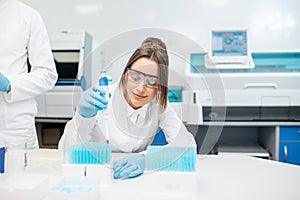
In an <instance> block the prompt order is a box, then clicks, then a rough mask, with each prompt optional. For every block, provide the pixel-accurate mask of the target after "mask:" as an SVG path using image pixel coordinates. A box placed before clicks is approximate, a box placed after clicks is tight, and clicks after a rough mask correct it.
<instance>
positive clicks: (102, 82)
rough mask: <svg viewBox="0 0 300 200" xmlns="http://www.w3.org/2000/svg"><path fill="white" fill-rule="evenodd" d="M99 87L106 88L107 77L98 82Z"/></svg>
mask: <svg viewBox="0 0 300 200" xmlns="http://www.w3.org/2000/svg"><path fill="white" fill-rule="evenodd" d="M99 85H100V86H108V78H107V77H101V78H100V80H99Z"/></svg>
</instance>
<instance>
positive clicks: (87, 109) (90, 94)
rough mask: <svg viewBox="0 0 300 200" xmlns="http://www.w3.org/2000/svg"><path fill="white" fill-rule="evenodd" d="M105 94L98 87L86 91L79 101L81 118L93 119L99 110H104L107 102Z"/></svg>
mask: <svg viewBox="0 0 300 200" xmlns="http://www.w3.org/2000/svg"><path fill="white" fill-rule="evenodd" d="M105 94H106V92H105V91H104V90H103V89H102V88H101V87H100V86H99V85H97V86H95V87H91V88H89V89H88V90H86V91H85V92H84V93H83V94H82V95H81V97H80V100H79V104H78V106H79V114H80V115H81V116H82V117H86V118H90V117H94V116H95V115H96V114H97V112H98V111H99V110H102V109H105V108H106V105H107V103H108V101H107V100H106V99H105Z"/></svg>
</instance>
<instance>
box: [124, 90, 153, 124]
mask: <svg viewBox="0 0 300 200" xmlns="http://www.w3.org/2000/svg"><path fill="white" fill-rule="evenodd" d="M120 93H121V98H122V103H123V104H124V105H125V108H127V117H130V116H132V115H140V116H141V117H143V118H144V119H146V115H147V111H148V110H149V109H150V108H151V107H150V106H151V102H150V103H147V104H146V105H144V106H142V107H141V108H139V109H133V108H132V107H131V106H130V105H129V104H128V102H127V101H126V99H125V97H124V94H123V93H122V92H121V91H120Z"/></svg>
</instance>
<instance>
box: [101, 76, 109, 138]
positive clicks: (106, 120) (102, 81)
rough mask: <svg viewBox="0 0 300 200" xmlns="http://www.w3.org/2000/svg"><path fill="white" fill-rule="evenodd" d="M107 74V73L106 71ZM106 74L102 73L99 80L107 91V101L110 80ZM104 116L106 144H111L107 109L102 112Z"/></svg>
mask: <svg viewBox="0 0 300 200" xmlns="http://www.w3.org/2000/svg"><path fill="white" fill-rule="evenodd" d="M105 72H106V71H105ZM105 72H101V74H102V76H101V77H100V79H99V85H100V86H101V87H102V89H103V90H105V99H106V100H107V101H108V100H109V90H108V78H107V76H106V74H105ZM102 115H103V119H104V122H103V124H104V137H105V138H106V143H109V133H108V118H109V113H108V110H107V109H103V110H102Z"/></svg>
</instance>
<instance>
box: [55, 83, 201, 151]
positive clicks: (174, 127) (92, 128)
mask: <svg viewBox="0 0 300 200" xmlns="http://www.w3.org/2000/svg"><path fill="white" fill-rule="evenodd" d="M109 91H110V93H111V94H112V96H111V98H110V99H109V104H108V107H107V111H106V112H108V134H109V138H106V137H105V136H106V135H105V122H104V121H105V120H104V115H103V114H104V113H103V112H102V111H99V112H98V113H97V115H96V116H95V117H92V118H84V117H82V116H80V114H79V111H78V110H79V109H77V111H76V113H75V115H74V117H73V119H72V120H71V121H69V122H68V123H67V124H66V127H65V130H64V134H63V136H62V138H61V140H60V142H59V149H65V148H67V147H68V146H70V145H72V144H77V143H86V142H102V143H104V142H105V141H106V139H109V142H110V144H111V145H112V150H113V152H141V151H143V150H145V149H146V148H147V146H148V145H150V144H151V143H152V141H153V138H154V136H155V134H156V132H157V130H158V128H159V127H160V128H161V129H162V130H163V132H164V133H165V136H166V139H167V141H168V143H169V145H174V146H185V147H188V146H193V147H195V146H196V143H195V140H194V137H193V135H192V134H191V133H189V132H188V131H187V129H186V128H185V126H184V125H183V124H182V122H181V120H180V119H179V118H178V116H177V114H176V112H175V111H174V110H173V108H172V107H171V105H170V104H168V106H167V108H166V110H165V111H164V112H163V113H159V111H158V108H159V107H158V104H157V103H155V100H153V101H152V102H150V103H148V104H146V105H144V106H143V107H141V108H139V109H137V110H134V109H133V108H132V107H130V106H129V104H128V103H127V101H126V100H125V98H124V96H123V94H122V93H121V91H120V89H119V87H118V84H114V85H112V86H110V87H109Z"/></svg>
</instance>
